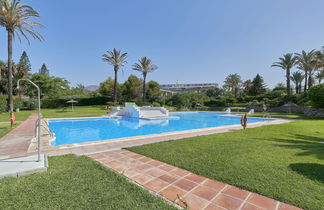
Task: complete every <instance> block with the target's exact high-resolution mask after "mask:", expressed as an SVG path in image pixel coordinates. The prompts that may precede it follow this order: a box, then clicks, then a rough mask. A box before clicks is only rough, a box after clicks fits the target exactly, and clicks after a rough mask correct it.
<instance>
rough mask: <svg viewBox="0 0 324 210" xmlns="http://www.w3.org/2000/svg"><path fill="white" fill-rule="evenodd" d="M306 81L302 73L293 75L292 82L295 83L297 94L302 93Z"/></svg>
mask: <svg viewBox="0 0 324 210" xmlns="http://www.w3.org/2000/svg"><path fill="white" fill-rule="evenodd" d="M303 80H304V75H303V74H302V73H301V72H300V71H296V72H294V73H292V75H291V81H293V83H295V91H296V93H297V94H298V93H301V88H302V82H303Z"/></svg>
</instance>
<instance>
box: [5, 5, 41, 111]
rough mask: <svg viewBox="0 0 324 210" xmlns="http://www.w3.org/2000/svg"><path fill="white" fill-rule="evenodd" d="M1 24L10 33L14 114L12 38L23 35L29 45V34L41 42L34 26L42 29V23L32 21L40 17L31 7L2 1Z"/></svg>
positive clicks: (10, 85) (9, 93)
mask: <svg viewBox="0 0 324 210" xmlns="http://www.w3.org/2000/svg"><path fill="white" fill-rule="evenodd" d="M0 7H1V10H0V24H1V25H2V26H3V27H5V28H6V30H7V32H8V99H9V100H8V101H9V112H13V88H12V67H13V61H12V38H13V37H14V36H17V37H18V39H19V40H21V39H20V36H21V35H22V36H23V37H24V38H25V39H26V40H27V41H28V43H29V40H28V37H27V34H29V35H30V36H32V37H33V38H34V39H38V40H40V41H42V40H43V37H42V36H41V35H40V34H39V33H38V32H36V31H35V30H34V26H38V27H42V25H41V24H40V23H37V22H35V21H30V18H38V17H40V16H39V14H38V12H36V11H35V10H34V9H33V8H32V7H31V6H29V5H26V4H22V3H21V2H20V1H18V0H2V1H0Z"/></svg>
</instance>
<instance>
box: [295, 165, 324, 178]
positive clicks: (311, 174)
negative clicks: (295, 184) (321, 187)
mask: <svg viewBox="0 0 324 210" xmlns="http://www.w3.org/2000/svg"><path fill="white" fill-rule="evenodd" d="M289 167H290V168H291V169H292V170H293V171H295V172H297V173H299V174H301V175H303V176H306V177H307V178H309V179H311V180H314V181H319V182H321V183H324V175H323V173H324V165H321V164H318V163H294V164H290V165H289Z"/></svg>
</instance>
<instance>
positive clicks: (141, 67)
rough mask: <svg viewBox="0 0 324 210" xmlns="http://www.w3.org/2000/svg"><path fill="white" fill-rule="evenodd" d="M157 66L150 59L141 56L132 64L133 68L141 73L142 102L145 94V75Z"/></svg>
mask: <svg viewBox="0 0 324 210" xmlns="http://www.w3.org/2000/svg"><path fill="white" fill-rule="evenodd" d="M157 68H158V66H157V65H154V64H153V63H152V61H151V59H149V58H147V57H143V58H141V59H139V60H138V63H135V64H134V65H133V70H135V71H139V72H141V73H142V75H143V102H145V94H146V76H147V74H148V73H150V72H153V71H155V70H156V69H157Z"/></svg>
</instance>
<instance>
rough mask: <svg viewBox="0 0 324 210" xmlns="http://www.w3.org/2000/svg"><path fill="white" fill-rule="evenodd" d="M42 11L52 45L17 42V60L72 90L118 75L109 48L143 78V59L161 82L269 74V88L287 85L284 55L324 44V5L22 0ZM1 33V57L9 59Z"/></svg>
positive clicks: (310, 1) (306, 0)
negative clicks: (107, 58) (280, 64)
mask: <svg viewBox="0 0 324 210" xmlns="http://www.w3.org/2000/svg"><path fill="white" fill-rule="evenodd" d="M22 2H23V3H27V4H29V5H31V6H32V7H33V8H34V9H35V10H37V11H38V12H39V13H40V15H41V18H39V19H38V20H37V21H38V22H40V23H42V24H43V25H45V28H42V29H38V31H39V32H40V33H41V34H42V35H43V36H44V38H45V41H44V42H39V41H37V40H33V39H32V38H31V40H30V41H31V44H30V45H29V44H28V42H26V41H24V40H23V41H22V42H19V40H17V39H16V40H15V41H14V48H13V51H14V52H13V53H14V60H15V61H16V62H18V61H19V57H20V55H21V53H22V52H23V51H24V50H25V51H26V52H27V54H28V56H29V59H30V61H31V65H32V72H37V71H38V70H39V69H40V67H41V65H42V64H43V63H45V64H46V65H47V67H48V69H49V70H50V74H51V75H53V76H58V77H63V78H65V79H67V80H69V81H70V82H71V85H73V86H74V85H76V84H79V83H81V84H83V85H98V84H99V83H100V82H102V81H104V80H105V79H106V78H107V77H109V76H111V77H113V67H112V66H110V65H108V64H107V63H104V62H103V61H102V60H101V57H102V54H104V53H105V52H106V51H107V50H112V49H113V48H117V49H119V50H121V51H122V52H127V53H128V58H127V62H128V63H127V64H126V65H125V66H124V67H123V69H122V70H121V71H120V72H119V81H120V82H123V81H125V80H126V79H127V77H128V76H129V75H130V74H135V75H137V76H141V75H140V74H139V73H138V72H135V71H134V70H132V65H133V64H134V63H135V62H137V60H138V59H139V58H141V57H143V56H147V57H149V58H150V59H152V61H153V63H154V64H156V65H158V67H159V68H158V69H157V70H156V71H155V72H153V73H151V74H149V75H148V80H156V81H158V82H159V83H160V84H171V83H214V82H215V83H219V84H222V83H223V81H224V79H225V77H226V76H227V75H228V74H233V73H238V74H239V75H241V77H242V80H247V79H251V78H253V77H255V75H256V74H257V73H259V74H260V75H261V76H263V77H264V79H265V82H266V84H267V86H268V87H273V86H275V85H276V84H277V83H279V82H284V81H285V78H284V75H285V73H284V71H283V70H280V69H277V68H271V67H270V66H271V64H272V63H273V62H275V61H277V59H278V57H280V56H282V55H283V54H284V53H290V52H292V53H294V52H301V51H302V50H306V51H310V50H312V49H320V48H321V47H322V46H323V45H324V12H323V11H322V9H323V8H324V1H323V0H271V1H269V0H244V1H242V0H136V1H135V0H118V1H116V0H91V1H89V0H68V1H66V0H56V1H53V0H22ZM6 50H7V35H6V32H5V30H4V29H0V59H2V60H6V59H7V52H6Z"/></svg>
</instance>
